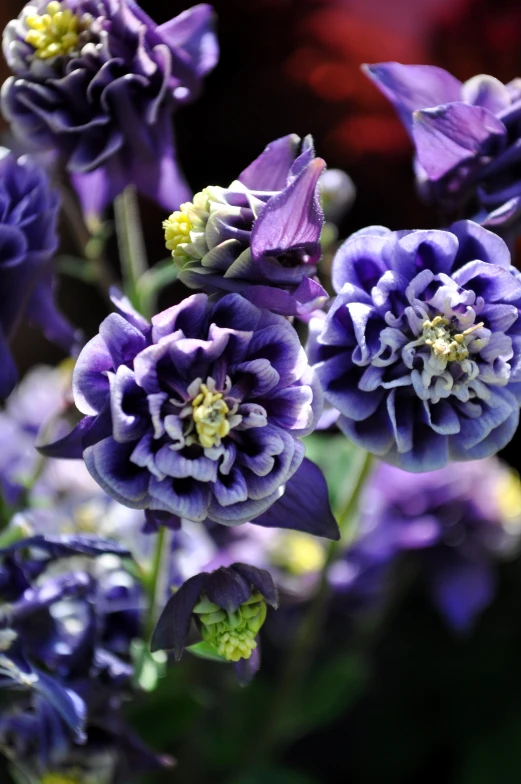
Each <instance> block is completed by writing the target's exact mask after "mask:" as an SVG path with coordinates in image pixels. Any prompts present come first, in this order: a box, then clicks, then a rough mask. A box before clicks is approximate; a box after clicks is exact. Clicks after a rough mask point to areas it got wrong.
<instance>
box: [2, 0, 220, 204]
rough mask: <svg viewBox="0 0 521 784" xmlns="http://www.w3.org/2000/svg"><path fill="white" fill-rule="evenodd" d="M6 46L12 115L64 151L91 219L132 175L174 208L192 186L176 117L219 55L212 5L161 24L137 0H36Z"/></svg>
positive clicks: (22, 131) (40, 141)
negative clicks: (176, 135)
mask: <svg viewBox="0 0 521 784" xmlns="http://www.w3.org/2000/svg"><path fill="white" fill-rule="evenodd" d="M3 50H4V55H5V57H6V60H7V63H8V65H9V67H10V69H11V71H12V72H13V76H12V77H11V78H9V79H8V80H7V82H6V83H5V84H4V86H3V90H2V110H3V113H4V115H5V116H6V117H7V118H8V120H9V121H10V122H11V124H12V126H13V130H14V132H15V133H16V134H17V135H18V136H20V137H21V138H22V139H24V140H25V141H26V142H27V143H28V144H30V145H32V146H33V147H35V146H36V147H37V148H38V149H56V150H58V152H59V153H60V154H61V155H62V156H63V158H64V161H65V163H66V166H67V170H68V171H69V172H70V173H71V174H72V175H73V180H74V184H75V186H76V188H77V190H78V192H79V195H80V198H81V199H82V202H83V206H84V210H85V212H86V215H87V218H88V219H89V218H92V219H96V218H97V216H98V215H99V213H100V211H101V210H102V209H103V207H104V206H105V205H106V204H107V203H108V202H109V201H111V200H112V199H113V198H114V196H116V195H117V194H118V193H119V192H120V191H122V190H123V188H124V187H125V186H126V185H128V184H130V183H133V184H134V185H136V186H137V188H138V189H139V190H140V191H142V192H143V193H145V194H146V195H148V196H150V197H151V198H153V199H155V200H157V201H159V202H160V203H161V204H162V205H163V206H164V207H165V208H167V209H168V208H170V209H172V208H174V207H176V206H177V205H178V204H179V203H180V202H181V201H182V200H183V199H184V198H187V197H188V196H189V191H188V189H187V186H186V184H185V182H184V179H183V177H182V175H181V173H180V171H179V168H178V166H177V162H176V157H175V151H174V146H173V137H172V127H171V119H172V113H173V111H174V109H175V108H176V107H177V106H179V105H181V104H184V103H187V102H189V101H191V100H193V99H194V98H195V97H196V96H197V94H198V92H199V90H200V86H201V80H202V78H203V77H204V76H205V74H207V73H208V72H209V71H210V70H211V69H212V68H213V67H214V66H215V64H216V62H217V59H218V47H217V42H216V39H215V35H214V32H213V12H212V9H211V7H210V6H209V5H206V4H202V5H197V6H194V7H193V8H191V9H189V10H188V11H184V12H183V13H182V14H180V15H179V16H177V17H175V18H174V19H171V20H170V21H169V22H166V23H165V24H163V25H160V26H158V25H156V24H155V23H154V22H153V21H152V20H151V19H150V18H149V17H148V16H147V15H146V14H145V12H144V11H142V10H141V8H140V7H139V6H138V5H137V3H135V2H134V0H62V1H61V2H57V0H51V2H48V0H35V2H33V3H29V4H27V5H26V6H25V7H24V9H23V10H22V12H21V14H20V16H19V17H18V19H15V20H13V21H12V22H10V23H9V24H8V25H7V27H6V29H5V31H4V39H3Z"/></svg>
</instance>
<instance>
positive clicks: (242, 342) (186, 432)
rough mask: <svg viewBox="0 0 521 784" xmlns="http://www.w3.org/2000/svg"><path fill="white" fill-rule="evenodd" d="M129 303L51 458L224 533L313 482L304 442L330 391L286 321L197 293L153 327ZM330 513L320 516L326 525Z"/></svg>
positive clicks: (105, 329) (83, 380)
mask: <svg viewBox="0 0 521 784" xmlns="http://www.w3.org/2000/svg"><path fill="white" fill-rule="evenodd" d="M121 305H122V309H121V310H120V313H119V314H112V315H110V316H108V318H106V319H105V321H104V322H103V323H102V325H101V327H100V334H99V335H97V336H96V337H95V338H94V339H93V340H91V341H90V343H88V344H87V346H86V347H85V348H84V349H83V351H82V353H81V354H80V357H79V358H78V362H77V365H76V369H75V373H74V379H73V387H74V397H75V402H76V405H77V406H78V408H79V409H80V411H82V413H83V414H85V418H84V419H83V420H82V422H81V423H80V425H79V426H78V428H77V429H76V430H75V431H74V432H73V433H72V434H71V435H70V436H69V437H67V438H66V439H65V440H64V441H63V442H61V443H58V444H57V445H54V447H50V448H49V449H47V453H48V454H54V455H56V454H57V455H62V454H69V455H76V456H81V454H83V458H84V460H85V462H86V465H87V467H88V469H89V471H90V472H91V474H92V476H93V477H94V478H95V479H96V481H97V482H98V483H99V484H100V485H101V486H102V487H103V488H104V489H105V490H106V491H107V492H108V493H109V494H110V495H112V496H113V497H114V498H116V500H118V501H120V502H121V503H123V504H125V505H127V506H131V507H134V508H141V509H151V510H159V511H166V512H169V513H170V514H172V515H178V516H179V517H184V518H187V519H189V520H193V521H196V522H201V521H203V520H205V519H206V518H210V519H211V520H213V521H215V522H219V523H224V524H225V525H237V524H239V523H243V522H246V521H248V520H251V519H253V518H256V517H258V516H259V515H261V514H262V513H263V512H266V510H268V509H269V508H270V507H271V506H272V505H273V504H274V502H275V501H277V500H278V499H279V498H280V496H281V495H282V494H283V493H284V489H285V487H286V486H287V487H290V486H291V487H292V479H293V478H294V477H295V478H296V479H299V481H301V482H302V484H303V485H306V483H307V482H309V478H308V477H309V476H311V475H313V478H314V474H313V471H318V469H316V467H315V466H313V464H310V465H309V466H308V464H307V463H308V462H309V461H307V462H306V461H304V446H303V444H302V443H301V441H300V437H301V436H303V435H306V434H307V433H310V432H311V431H312V430H313V429H314V427H315V425H316V422H317V419H318V417H319V415H320V412H321V408H322V394H321V390H320V385H319V384H318V382H317V380H316V379H315V377H314V374H313V372H312V371H311V369H310V367H309V365H308V362H307V359H306V355H305V352H304V350H303V348H302V347H301V345H300V342H299V340H298V336H297V333H296V332H295V330H294V329H293V327H292V326H291V324H289V322H288V321H287V320H286V319H285V318H283V317H282V316H278V315H275V314H273V313H270V312H269V311H267V310H261V309H259V308H257V307H256V306H255V305H253V304H251V303H250V302H248V301H247V300H246V299H244V298H243V297H241V296H240V295H238V294H228V295H226V296H224V297H223V298H222V299H220V300H218V301H217V302H211V301H210V300H209V299H208V297H207V296H206V295H205V294H195V295H193V296H191V297H188V298H187V299H185V300H184V301H183V302H181V303H180V304H179V305H176V306H174V307H172V308H170V309H169V310H166V311H164V312H163V313H160V314H158V315H157V316H154V318H153V319H152V324H148V322H146V321H145V320H144V319H143V318H141V317H140V316H139V315H138V314H137V313H135V312H132V311H131V310H129V308H128V307H127V305H126V304H125V303H121ZM303 461H304V463H303ZM303 472H304V474H305V475H303ZM319 483H320V479H319V480H318V482H316V483H315V487H319ZM313 489H314V488H311V490H309V489H307V490H306V489H305V488H304V489H303V493H304V494H305V493H306V492H313ZM320 492H321V493H322V496H323V498H324V500H327V490H326V488H325V486H324V487H322V488H321V490H320ZM286 502H287V499H286ZM328 510H329V506H328V505H327V510H324V509H320V510H319V509H318V508H317V507H316V506H315V508H314V509H313V510H312V512H311V513H313V512H316V516H317V519H316V526H317V528H321V527H322V526H323V525H328V524H329V522H330V515H331V513H330V511H328ZM302 517H303V518H304V519H305V517H306V515H303V516H302ZM268 524H269V523H268ZM286 524H288V523H287V521H286ZM290 524H293V525H294V526H295V527H299V525H305V522H302V523H301V521H300V519H299V517H298V516H296V515H294V516H293V519H292V520H290ZM333 535H336V534H333Z"/></svg>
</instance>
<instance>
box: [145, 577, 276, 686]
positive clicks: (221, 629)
mask: <svg viewBox="0 0 521 784" xmlns="http://www.w3.org/2000/svg"><path fill="white" fill-rule="evenodd" d="M266 603H268V604H269V605H271V606H272V607H275V608H276V607H277V603H278V596H277V590H276V588H275V585H274V583H273V580H272V578H271V575H270V574H269V572H266V571H265V570H263V569H257V568H256V567H254V566H250V565H248V564H243V563H234V564H232V565H231V566H229V567H222V568H221V569H217V571H215V572H211V573H208V572H203V573H201V574H198V575H195V576H194V577H191V578H190V579H189V580H187V581H186V582H185V583H183V585H182V586H181V587H180V588H179V590H178V591H177V592H176V593H175V594H174V595H173V596H171V597H170V599H169V600H168V602H167V604H166V606H165V608H164V610H163V612H162V613H161V617H160V619H159V621H158V623H157V626H156V628H155V631H154V634H153V635H152V642H151V648H152V651H158V650H172V651H173V652H174V655H175V658H176V659H180V658H181V656H182V653H183V650H184V649H185V647H186V645H187V641H188V635H189V631H190V626H191V623H192V621H195V624H196V626H197V628H198V630H199V632H200V634H201V637H202V639H203V642H204V643H205V644H206V646H207V647H208V648H209V649H210V651H212V652H213V653H214V654H215V655H216V656H218V657H221V658H222V659H224V660H226V661H231V662H234V663H239V662H241V660H250V661H249V665H250V666H251V667H252V668H253V669H256V667H257V666H258V660H257V656H256V649H257V639H256V638H257V634H258V632H259V630H260V628H261V626H262V625H263V623H264V620H265V618H266V610H267V608H266ZM252 654H253V655H252ZM251 674H253V672H252V673H251Z"/></svg>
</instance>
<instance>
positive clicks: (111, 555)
mask: <svg viewBox="0 0 521 784" xmlns="http://www.w3.org/2000/svg"><path fill="white" fill-rule="evenodd" d="M126 555H128V552H127V551H126V549H125V548H124V547H122V546H120V545H118V544H117V543H114V542H108V541H106V540H103V539H100V538H99V537H96V536H87V535H80V534H69V535H63V534H62V535H54V534H53V535H42V534H39V535H36V536H33V537H30V538H29V539H25V540H22V541H17V542H15V543H13V544H12V545H10V546H8V547H5V548H3V549H2V550H1V551H0V598H1V600H2V602H3V606H4V611H3V613H2V617H1V619H0V685H1V686H3V687H7V688H9V687H12V688H14V689H15V691H14V692H11V690H10V691H9V695H8V696H9V706H5V705H4V706H3V710H2V712H1V714H0V743H1V745H2V749H3V750H4V751H5V752H6V753H7V754H8V755H9V757H10V758H11V759H12V760H13V762H14V764H15V765H16V766H18V767H20V768H21V769H22V770H23V771H24V772H26V774H29V775H30V776H32V777H35V776H36V777H37V778H38V779H40V777H42V776H43V780H46V779H45V776H49V777H51V776H52V775H55V776H59V775H61V776H64V777H66V776H67V775H70V773H71V771H73V770H74V771H76V773H78V772H79V771H82V772H83V771H84V770H85V772H90V774H91V775H93V771H95V772H96V774H97V776H98V777H97V778H96V779H95V780H96V781H100V782H101V781H105V780H106V781H107V784H108V782H112V781H113V780H114V773H115V770H116V769H118V770H119V769H120V767H121V769H122V770H126V771H127V778H128V777H130V775H131V773H132V774H134V773H138V772H139V770H140V769H148V768H149V767H150V764H151V763H153V766H156V767H160V766H161V765H162V764H163V762H164V761H162V760H161V759H159V758H157V757H156V756H155V755H153V754H152V753H151V752H149V751H148V750H146V749H145V748H144V747H142V746H141V745H140V744H139V742H136V747H135V755H134V757H132V759H133V760H134V763H135V765H134V763H133V767H135V770H132V771H130V770H128V769H127V768H125V765H126V763H127V761H128V759H129V757H128V752H129V749H128V748H127V746H129V744H130V738H131V736H130V734H129V733H128V731H127V730H126V728H125V727H124V724H123V718H122V706H123V703H124V702H125V701H126V699H127V697H128V695H129V694H130V693H131V676H132V673H133V670H132V664H131V650H130V649H131V643H132V641H133V640H134V639H135V638H136V637H137V636H138V635H139V634H140V630H141V626H142V609H143V606H144V603H143V597H142V590H141V588H140V586H139V585H138V583H137V582H136V581H135V579H134V578H133V577H132V576H131V574H130V573H129V572H128V571H127V569H126V568H125V567H124V564H123V561H122V560H121V556H126ZM71 557H72V559H71ZM20 687H23V688H24V691H23V692H22V693H21V694H20ZM130 745H131V744H130ZM108 762H110V765H109V767H107V764H108ZM109 770H110V772H111V776H108V772H109ZM102 773H103V775H102ZM105 773H107V778H105Z"/></svg>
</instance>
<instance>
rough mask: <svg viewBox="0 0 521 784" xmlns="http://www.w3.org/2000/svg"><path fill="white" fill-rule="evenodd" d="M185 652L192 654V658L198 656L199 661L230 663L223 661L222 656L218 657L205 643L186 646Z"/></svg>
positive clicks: (226, 660)
mask: <svg viewBox="0 0 521 784" xmlns="http://www.w3.org/2000/svg"><path fill="white" fill-rule="evenodd" d="M186 650H187V651H189V652H190V653H193V655H194V656H198V657H199V658H200V659H209V660H210V661H218V662H224V663H225V664H229V663H230V662H229V661H228V659H225V658H224V656H220V655H219V654H218V653H217V651H216V650H215V648H212V646H211V645H208V643H206V642H196V643H195V644H194V645H188V646H187V648H186Z"/></svg>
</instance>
